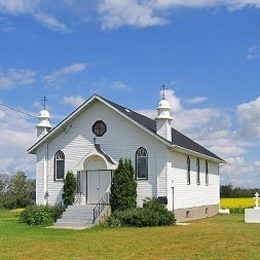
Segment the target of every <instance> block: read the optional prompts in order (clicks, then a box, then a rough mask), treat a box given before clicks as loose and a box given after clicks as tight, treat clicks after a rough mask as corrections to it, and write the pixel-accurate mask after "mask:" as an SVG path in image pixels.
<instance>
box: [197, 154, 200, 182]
mask: <svg viewBox="0 0 260 260" xmlns="http://www.w3.org/2000/svg"><path fill="white" fill-rule="evenodd" d="M197 185H200V159H199V158H198V159H197Z"/></svg>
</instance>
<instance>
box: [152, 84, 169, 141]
mask: <svg viewBox="0 0 260 260" xmlns="http://www.w3.org/2000/svg"><path fill="white" fill-rule="evenodd" d="M165 91H166V87H165V85H163V86H162V99H161V100H160V102H159V103H158V106H157V110H158V115H157V116H156V117H155V120H156V132H157V134H158V135H160V136H161V137H163V138H165V139H166V140H168V141H172V132H171V121H172V119H173V118H172V117H171V114H170V111H171V107H170V104H169V102H168V101H167V100H166V99H165Z"/></svg>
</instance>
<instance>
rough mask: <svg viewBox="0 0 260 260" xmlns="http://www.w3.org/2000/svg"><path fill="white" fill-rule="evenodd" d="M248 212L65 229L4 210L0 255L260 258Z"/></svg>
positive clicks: (259, 237) (259, 239) (259, 228)
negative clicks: (172, 222) (160, 223)
mask: <svg viewBox="0 0 260 260" xmlns="http://www.w3.org/2000/svg"><path fill="white" fill-rule="evenodd" d="M243 217H244V216H243V215H242V214H234V215H229V216H228V215H218V216H216V217H213V218H208V219H204V220H199V221H193V222H191V224H190V225H189V226H172V227H154V228H114V229H111V228H103V227H94V228H91V229H86V230H59V229H48V228H43V227H31V226H27V225H25V224H23V223H20V222H19V220H18V218H17V217H13V216H12V215H11V214H10V215H9V214H1V212H0V245H1V246H0V259H185V260H186V259H247V260H248V259H260V224H247V223H244V222H243Z"/></svg>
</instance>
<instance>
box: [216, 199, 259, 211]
mask: <svg viewBox="0 0 260 260" xmlns="http://www.w3.org/2000/svg"><path fill="white" fill-rule="evenodd" d="M220 206H221V208H223V209H225V208H229V209H230V208H253V207H254V206H255V200H253V198H222V199H221V200H220Z"/></svg>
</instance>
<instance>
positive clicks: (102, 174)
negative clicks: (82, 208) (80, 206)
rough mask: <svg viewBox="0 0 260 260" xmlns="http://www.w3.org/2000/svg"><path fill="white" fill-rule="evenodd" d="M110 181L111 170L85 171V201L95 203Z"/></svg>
mask: <svg viewBox="0 0 260 260" xmlns="http://www.w3.org/2000/svg"><path fill="white" fill-rule="evenodd" d="M110 183H111V171H87V185H86V186H87V203H97V202H98V201H99V200H100V199H101V198H102V197H103V195H104V194H105V192H106V191H107V189H108V187H109V186H110Z"/></svg>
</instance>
